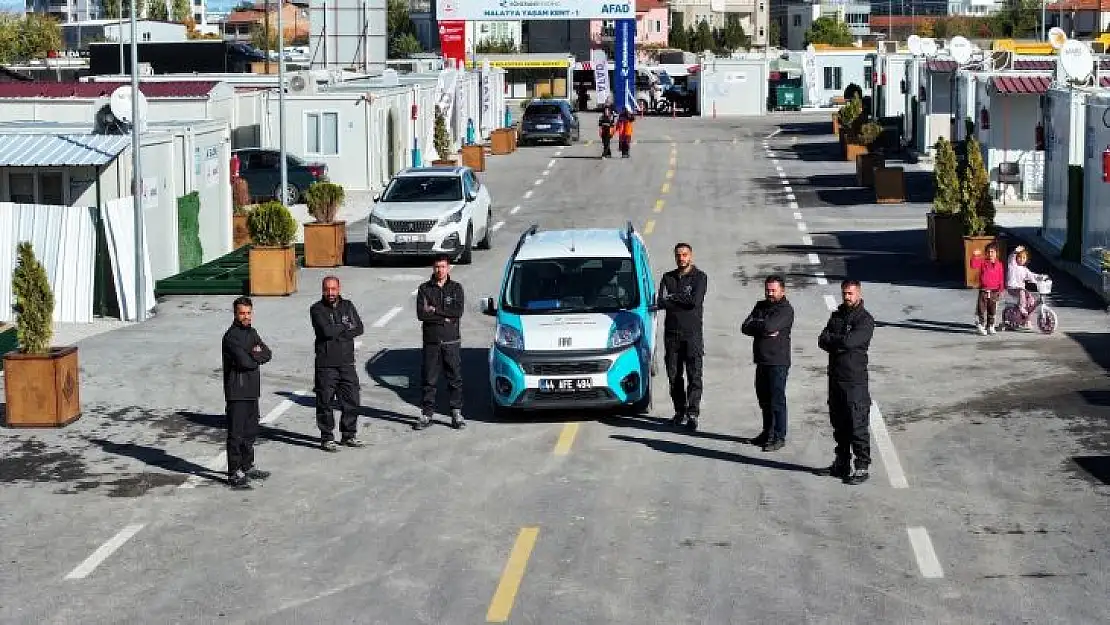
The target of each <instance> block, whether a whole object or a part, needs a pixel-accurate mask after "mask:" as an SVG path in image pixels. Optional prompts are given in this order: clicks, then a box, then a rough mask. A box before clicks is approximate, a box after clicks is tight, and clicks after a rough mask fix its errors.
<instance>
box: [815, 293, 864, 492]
mask: <svg viewBox="0 0 1110 625" xmlns="http://www.w3.org/2000/svg"><path fill="white" fill-rule="evenodd" d="M840 291H841V295H842V296H843V298H844V303H842V304H841V305H840V307H839V308H837V309H836V310H834V311H833V313H832V314H831V315H830V316H829V322H828V323H827V324H826V325H825V329H824V330H823V331H822V332H821V335H820V336H819V337H818V339H817V345H818V346H819V347H820V348H821V349H823V350H825V351H826V352H828V353H829V420H830V421H832V426H833V438H834V439H835V440H836V460H835V461H833V463H832V465H830V466H829V467H828V468H827V469H823V470H821V471H819V473H820V474H822V475H831V476H833V477H839V478H841V479H842V480H844V483H845V484H853V485H854V484H862V483H864V482H866V481H867V478H868V472H867V470H868V467H869V466H870V465H871V432H870V429H869V426H870V423H869V419H870V417H871V392H870V390H869V389H868V379H867V350H868V349H869V348H870V347H871V336H872V335H873V334H874V333H875V319H874V318H873V317H872V316H871V313H869V312H867V309H866V308H864V307H863V296H862V292H861V291H862V290H861V288H860V283H859V281H858V280H845V281H844V282H842V283H841V284H840ZM853 452H854V453H855V455H856V468H855V471H852V470H851V456H852V453H853Z"/></svg>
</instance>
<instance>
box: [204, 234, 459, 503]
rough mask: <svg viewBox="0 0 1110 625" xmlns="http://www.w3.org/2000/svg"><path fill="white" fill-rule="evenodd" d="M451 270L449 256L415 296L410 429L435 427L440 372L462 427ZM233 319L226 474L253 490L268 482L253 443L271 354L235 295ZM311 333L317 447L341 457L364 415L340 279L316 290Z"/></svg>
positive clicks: (357, 321)
mask: <svg viewBox="0 0 1110 625" xmlns="http://www.w3.org/2000/svg"><path fill="white" fill-rule="evenodd" d="M450 270H451V264H450V260H449V259H448V257H447V256H446V255H441V256H438V257H437V258H436V259H435V262H434V263H433V265H432V277H431V279H429V280H428V281H427V282H425V283H424V284H422V285H420V288H419V289H418V290H417V296H416V316H417V318H418V319H419V320H420V321H421V322H422V325H423V329H422V333H421V334H422V339H423V340H422V343H423V358H422V361H423V366H422V378H423V396H422V398H421V412H420V417H419V418H418V419H417V421H416V423H415V425H414V426H413V427H414V429H417V430H422V429H424V428H427V427H428V426H429V425H431V423H432V414H433V413H434V411H435V400H436V388H437V383H438V381H439V376H440V372H441V371H442V372H443V373H444V374H445V377H446V378H447V386H448V389H449V392H450V399H449V401H450V406H451V425H452V426H453V427H454V428H455V429H462V428H464V427H466V421H465V420H464V418H463V415H462V406H463V404H462V365H461V336H460V334H459V321H460V319H461V318H462V315H463V308H464V300H465V295H464V292H463V287H462V285H461V284H459V283H458V282H455V281H454V280H452V279H451V275H450ZM232 308H233V311H234V314H235V317H234V321H233V322H232V324H231V327H230V328H228V329H227V331H226V332H225V333H224V337H223V345H222V348H223V349H222V352H223V377H224V399H225V402H226V411H225V414H226V416H227V475H228V481H227V483H228V485H229V486H231V487H232V488H234V489H237V490H242V489H249V488H251V482H252V481H254V480H265V479H266V478H268V477H269V476H270V472H269V471H263V470H261V469H259V468H257V467H256V466H255V464H254V442H255V439H256V438H257V437H258V432H259V427H260V425H259V420H260V419H259V409H258V401H259V398H260V397H261V375H260V373H259V367H261V366H262V365H264V364H266V363H268V362H270V360H271V359H272V358H273V354H272V352H271V351H270V348H269V347H268V346H267V345H266V344H265V343H264V342H263V341H262V339H261V337H260V336H259V335H258V331H257V330H256V329H255V328H254V325H253V318H254V304H253V302H251V299H250V298H249V297H240V298H237V299H236V300H235V302H234V303H233V304H232ZM309 319H310V321H311V323H312V330H313V333H314V335H315V340H314V351H315V362H314V365H315V366H314V378H315V380H314V384H313V386H314V391H315V395H316V426H317V428H318V429H319V430H320V448H321V449H323V450H324V451H327V452H337V451H339V446H340V445H342V446H346V447H364V446H365V443H364V442H363V441H361V440H359V438H358V436H357V434H358V416H359V413H360V411H361V400H360V397H359V390H360V389H359V378H358V371H357V370H356V369H355V339H356V338H357V337H359V336H362V333H363V331H364V327H363V324H362V318H361V317H360V316H359V314H358V309H357V308H356V307H355V305H354V303H353V302H351V300H348V299H346V298H344V297H343V296H342V294H341V292H340V283H339V278H337V277H335V276H328V277H326V278H324V280H323V282H322V284H321V297H320V300H319V301H317V302H315V303H313V304H312V306H310V307H309ZM333 402H334V403H338V405H339V410H340V419H339V436H340V438H339V440H338V442H337V441H336V438H335V425H336V424H335V413H334V409H333Z"/></svg>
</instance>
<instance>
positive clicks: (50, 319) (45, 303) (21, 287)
mask: <svg viewBox="0 0 1110 625" xmlns="http://www.w3.org/2000/svg"><path fill="white" fill-rule="evenodd" d="M16 254H17V256H18V258H19V260H18V261H17V264H16V266H15V271H13V272H12V293H14V294H15V315H16V317H15V333H16V338H17V339H18V341H19V349H20V351H22V352H24V353H27V354H45V353H47V352H48V351H49V350H50V341H51V339H52V338H53V337H54V292H53V291H52V290H51V289H50V279H49V278H48V277H47V275H46V269H45V268H44V267H43V266H42V263H40V262H39V261H38V259H37V258H35V250H34V249H33V248H32V247H31V242H30V241H22V242H20V244H19V246H18V251H17V252H16Z"/></svg>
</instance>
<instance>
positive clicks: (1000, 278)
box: [971, 243, 1005, 335]
mask: <svg viewBox="0 0 1110 625" xmlns="http://www.w3.org/2000/svg"><path fill="white" fill-rule="evenodd" d="M971 268H972V269H973V270H975V271H977V272H979V297H978V299H977V300H976V302H975V329H976V331H978V332H979V334H981V335H982V334H994V333H995V328H996V326H997V324H996V322H995V319H996V315H997V312H998V296H999V294H1000V293H1001V292H1002V287H1003V285H1004V284H1005V279H1004V275H1003V272H1004V270H1005V268H1004V267H1003V266H1002V262H1001V261H999V260H998V246H997V245H995V244H994V243H991V244H990V245H988V246H987V254H986V258H984V257H983V252H981V251H979V250H975V251H974V252H972V255H971Z"/></svg>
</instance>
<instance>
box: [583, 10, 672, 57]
mask: <svg viewBox="0 0 1110 625" xmlns="http://www.w3.org/2000/svg"><path fill="white" fill-rule="evenodd" d="M616 29H617V22H616V21H615V20H593V21H591V22H590V39H591V40H592V41H593V44H594V47H596V48H600V49H602V50H605V54H606V55H607V56H608V58H613V57H614V54H613V43H614V41H615V39H616V33H617V30H616ZM670 32H671V13H670V8H669V7H668V5H667V3H666V2H665V0H638V1H637V2H636V45H638V46H643V45H651V46H666V45H667V39H668V36H669V35H670ZM584 60H589V59H584Z"/></svg>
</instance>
